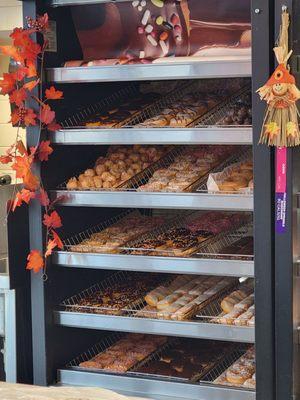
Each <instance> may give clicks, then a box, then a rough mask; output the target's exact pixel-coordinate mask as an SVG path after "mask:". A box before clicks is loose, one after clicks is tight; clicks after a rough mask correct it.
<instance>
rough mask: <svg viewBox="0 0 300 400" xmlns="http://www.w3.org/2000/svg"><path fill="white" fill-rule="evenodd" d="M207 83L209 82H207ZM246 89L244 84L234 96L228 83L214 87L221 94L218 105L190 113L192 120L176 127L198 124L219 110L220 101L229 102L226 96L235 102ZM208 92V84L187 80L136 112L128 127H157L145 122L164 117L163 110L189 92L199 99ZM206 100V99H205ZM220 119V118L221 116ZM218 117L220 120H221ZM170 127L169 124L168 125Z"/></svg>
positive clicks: (215, 91)
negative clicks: (193, 113) (202, 86)
mask: <svg viewBox="0 0 300 400" xmlns="http://www.w3.org/2000/svg"><path fill="white" fill-rule="evenodd" d="M206 84H207V82H206ZM246 90H249V87H248V85H247V86H244V87H243V89H242V90H241V91H239V92H238V94H235V95H234V97H232V96H231V95H230V87H229V88H228V87H226V85H225V86H224V87H221V88H220V89H218V90H216V89H215V88H214V94H216V95H218V96H219V101H218V103H217V105H216V106H214V107H211V108H210V109H208V111H205V112H204V113H202V114H201V115H199V113H198V115H197V114H196V115H195V116H192V115H190V118H191V119H192V120H191V121H190V122H186V123H185V124H180V125H178V126H175V127H176V128H177V127H178V128H191V127H194V126H196V125H197V124H198V123H199V121H200V119H201V118H202V117H204V116H205V115H207V114H211V113H213V110H216V111H217V110H218V107H220V103H222V104H223V103H224V101H226V104H227V100H226V98H228V97H229V100H228V101H229V102H230V104H231V103H232V102H233V100H235V101H237V100H238V99H240V96H241V94H244V93H245V91H246ZM207 93H208V89H207V86H206V87H205V88H201V85H200V87H199V82H198V81H196V82H192V83H188V81H187V82H185V84H184V85H182V86H181V87H179V88H178V89H175V90H174V91H173V92H172V93H170V94H168V95H167V96H164V97H163V98H162V99H160V100H158V101H157V102H155V103H153V104H152V105H150V106H149V107H147V108H146V109H144V110H143V111H142V112H141V113H139V114H136V115H135V116H134V117H133V118H132V119H131V120H130V121H127V123H126V127H132V128H140V124H143V128H148V127H150V128H155V126H152V125H151V124H150V125H149V126H147V124H145V123H146V122H147V120H149V119H151V118H153V117H156V116H160V115H162V117H163V112H164V110H165V109H166V108H167V109H170V110H172V106H173V104H174V103H175V102H178V101H180V99H182V97H183V96H185V95H187V94H193V95H194V96H195V97H196V98H199V100H201V97H202V96H203V95H204V94H207ZM204 102H205V99H204ZM190 106H191V107H192V106H193V104H191V105H190ZM228 109H229V108H226V110H224V112H223V114H224V116H225V115H226V112H227V111H228ZM183 112H184V107H183ZM219 119H220V118H219ZM219 119H218V121H219ZM157 127H158V128H163V127H164V126H157ZM166 127H168V126H166Z"/></svg>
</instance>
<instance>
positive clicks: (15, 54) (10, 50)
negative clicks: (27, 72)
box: [0, 46, 25, 64]
mask: <svg viewBox="0 0 300 400" xmlns="http://www.w3.org/2000/svg"><path fill="white" fill-rule="evenodd" d="M0 50H1V52H2V54H4V55H5V56H8V57H11V58H12V59H14V60H15V61H16V62H19V63H21V64H24V58H25V57H24V56H23V55H22V53H21V52H20V50H19V49H18V48H17V47H15V46H0Z"/></svg>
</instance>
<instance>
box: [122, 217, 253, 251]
mask: <svg viewBox="0 0 300 400" xmlns="http://www.w3.org/2000/svg"><path fill="white" fill-rule="evenodd" d="M204 214H205V211H197V212H187V213H186V214H181V215H178V216H177V217H175V219H172V220H171V221H169V223H166V224H164V225H162V226H160V227H158V228H156V229H154V230H153V231H151V232H148V233H146V234H144V235H142V236H140V237H139V239H136V240H132V241H129V242H128V243H127V244H126V245H125V246H124V247H123V253H125V254H134V255H148V256H149V255H150V256H166V257H176V256H177V257H189V256H193V255H194V254H198V255H202V253H204V249H205V248H206V246H209V245H210V244H214V243H216V242H218V239H219V234H218V235H215V236H213V235H211V236H207V237H206V238H205V239H204V240H203V241H202V242H200V243H198V244H197V245H193V246H189V245H188V244H187V245H186V247H182V248H179V249H177V251H173V250H172V248H168V249H163V248H161V246H159V247H158V248H157V247H154V246H155V245H156V242H157V238H159V237H160V236H161V235H163V234H167V233H168V231H169V230H170V229H171V228H182V227H184V226H185V224H186V222H187V221H188V220H189V221H190V222H191V221H192V220H193V219H194V218H195V217H199V216H200V215H204ZM251 218H252V216H251V213H243V218H242V219H241V225H239V226H233V227H232V229H231V230H230V231H229V232H227V233H226V234H227V235H230V234H231V232H236V231H237V229H239V228H241V227H242V226H243V225H244V224H249V223H250V220H251ZM220 235H222V238H223V235H224V236H225V233H222V234H220ZM145 241H146V242H147V243H149V244H150V245H147V246H144V245H143V243H144V242H145ZM152 243H153V247H151V245H152Z"/></svg>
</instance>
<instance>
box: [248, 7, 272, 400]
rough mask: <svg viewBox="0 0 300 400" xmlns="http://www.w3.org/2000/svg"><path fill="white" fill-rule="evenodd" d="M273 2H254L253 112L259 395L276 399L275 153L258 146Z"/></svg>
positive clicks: (269, 62)
mask: <svg viewBox="0 0 300 400" xmlns="http://www.w3.org/2000/svg"><path fill="white" fill-rule="evenodd" d="M272 21H273V1H272V0H268V1H267V0H253V1H252V60H253V61H252V92H253V99H252V108H253V153H254V183H255V190H254V249H255V251H254V254H255V319H256V385H257V387H256V393H257V399H258V400H274V399H275V390H274V389H275V385H274V378H275V357H274V317H273V315H274V308H273V307H274V297H273V288H274V284H273V283H274V276H273V248H274V243H273V220H274V212H273V207H272V204H274V200H273V199H274V196H273V179H272V177H273V154H272V153H273V152H272V150H270V149H269V148H267V147H265V146H261V145H258V141H259V137H260V131H261V126H262V119H263V114H264V109H265V105H264V104H263V103H262V102H261V101H260V100H259V97H258V95H257V94H256V93H255V92H256V90H257V89H258V88H259V87H260V86H262V85H263V84H264V83H265V82H266V80H267V79H268V77H269V75H270V70H271V67H272V55H271V49H272V42H273V32H272V26H273V24H272Z"/></svg>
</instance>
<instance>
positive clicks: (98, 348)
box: [66, 333, 175, 374]
mask: <svg viewBox="0 0 300 400" xmlns="http://www.w3.org/2000/svg"><path fill="white" fill-rule="evenodd" d="M124 337H126V334H125V333H117V334H112V335H109V336H107V337H106V338H104V339H103V340H102V341H100V342H99V343H97V344H96V345H94V346H92V347H91V348H89V349H88V350H87V351H85V352H84V353H82V354H80V356H78V357H75V358H74V359H73V360H71V361H70V362H69V363H68V364H67V365H66V367H67V368H70V369H76V370H81V371H82V370H87V371H91V370H94V371H101V373H111V372H109V371H105V370H103V369H96V368H85V367H80V364H81V363H82V362H85V361H90V360H91V359H92V358H94V357H95V356H97V355H99V354H101V353H103V352H105V351H106V350H108V349H109V347H111V346H113V345H114V344H116V343H117V342H118V341H119V340H120V339H122V338H124ZM174 341H175V339H172V338H171V339H168V341H167V342H166V343H164V344H163V345H161V346H159V348H158V349H157V350H156V351H154V352H152V353H151V354H149V356H146V357H145V359H144V360H142V361H139V362H137V363H136V364H135V365H134V366H132V367H131V368H129V369H128V371H126V374H130V373H131V372H132V371H134V370H135V369H138V368H140V367H141V366H142V365H144V364H145V363H148V362H150V361H151V360H153V359H154V358H156V357H157V356H158V355H161V354H162V353H163V351H165V350H167V349H168V348H169V347H170V346H171V345H172V343H174ZM113 373H118V372H113Z"/></svg>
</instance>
